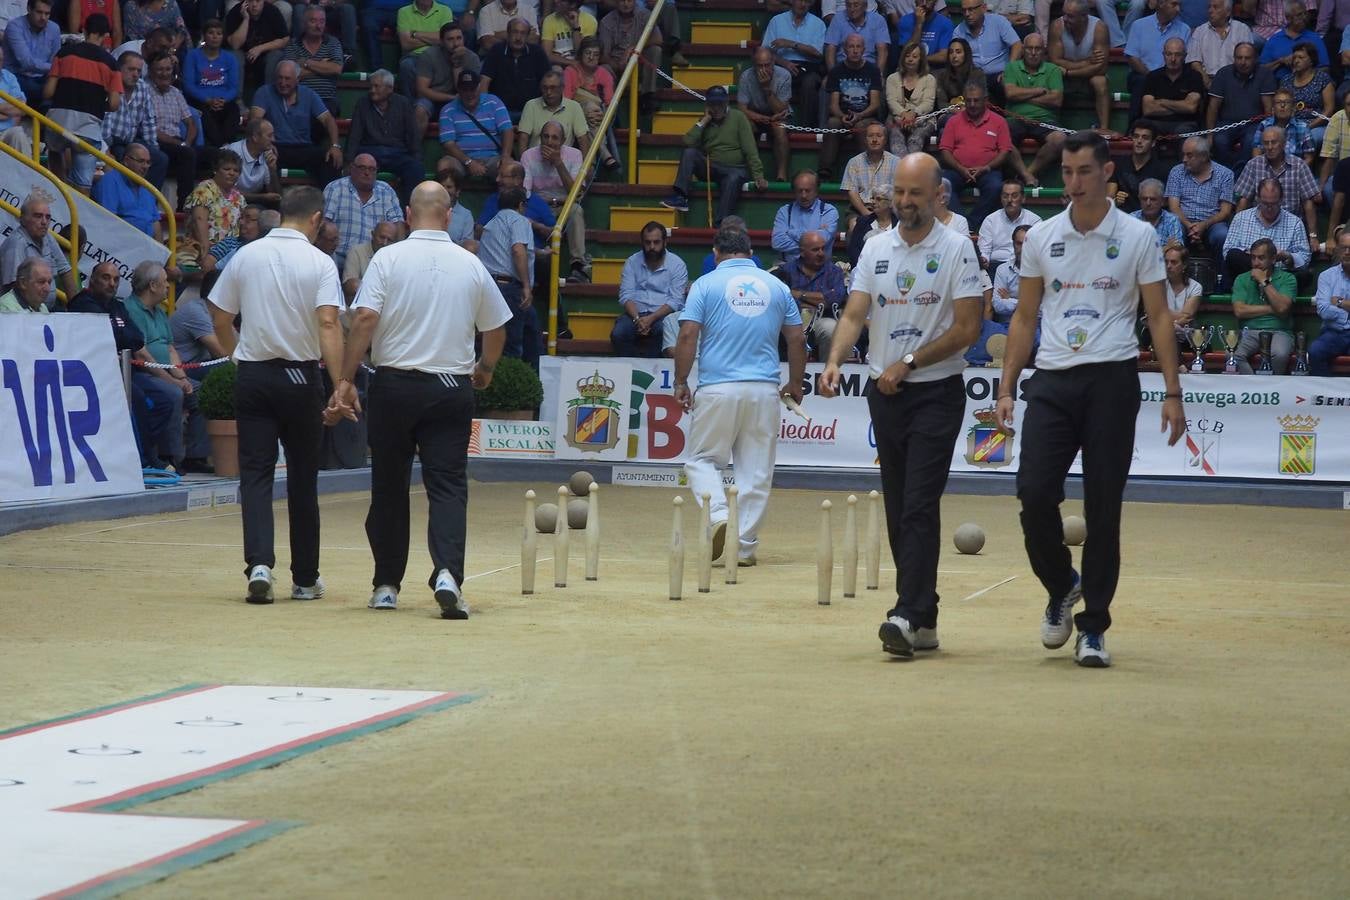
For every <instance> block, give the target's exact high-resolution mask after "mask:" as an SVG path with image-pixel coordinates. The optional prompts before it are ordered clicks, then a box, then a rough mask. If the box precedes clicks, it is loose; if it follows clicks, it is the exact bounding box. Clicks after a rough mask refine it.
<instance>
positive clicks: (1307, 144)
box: [1252, 88, 1317, 165]
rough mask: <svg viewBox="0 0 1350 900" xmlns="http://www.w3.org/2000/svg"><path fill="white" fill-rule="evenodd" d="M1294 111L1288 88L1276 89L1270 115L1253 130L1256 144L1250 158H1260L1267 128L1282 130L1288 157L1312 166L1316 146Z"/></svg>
mask: <svg viewBox="0 0 1350 900" xmlns="http://www.w3.org/2000/svg"><path fill="white" fill-rule="evenodd" d="M1295 109H1296V105H1295V103H1294V94H1293V92H1292V91H1290V90H1289V89H1288V88H1279V89H1277V90H1276V91H1275V94H1274V100H1273V101H1272V102H1271V114H1270V115H1268V116H1266V117H1265V118H1264V119H1262V120H1261V122H1260V123H1259V124H1258V125H1257V126H1256V128H1255V129H1253V131H1254V133H1255V137H1256V141H1257V143H1256V146H1255V147H1254V148H1253V149H1252V156H1260V155H1261V154H1262V152H1264V151H1263V150H1262V148H1261V145H1260V140H1261V136H1262V135H1263V134H1265V131H1266V129H1267V128H1282V129H1284V148H1285V149H1284V152H1285V153H1286V154H1288V155H1289V156H1297V157H1300V158H1302V160H1303V161H1304V162H1306V163H1307V164H1308V165H1312V160H1313V153H1314V151H1315V150H1316V149H1317V145H1316V144H1314V143H1313V139H1312V129H1311V128H1310V127H1309V126H1308V122H1307V121H1306V120H1305V119H1302V118H1300V117H1298V116H1297V115H1295V114H1294V113H1295Z"/></svg>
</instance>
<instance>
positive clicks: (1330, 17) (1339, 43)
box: [1313, 0, 1350, 83]
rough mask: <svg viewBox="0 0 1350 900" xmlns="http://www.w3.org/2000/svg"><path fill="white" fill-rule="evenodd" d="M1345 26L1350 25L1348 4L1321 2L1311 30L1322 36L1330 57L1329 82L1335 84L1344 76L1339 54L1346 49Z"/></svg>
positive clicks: (1337, 0)
mask: <svg viewBox="0 0 1350 900" xmlns="http://www.w3.org/2000/svg"><path fill="white" fill-rule="evenodd" d="M1347 25H1350V2H1347V0H1322V2H1321V3H1320V4H1319V5H1318V7H1317V23H1316V25H1315V27H1314V28H1313V30H1314V31H1316V32H1317V33H1318V34H1320V35H1322V43H1323V45H1324V46H1325V47H1326V48H1327V50H1328V52H1329V53H1330V55H1331V80H1332V81H1334V82H1337V83H1339V82H1340V80H1341V78H1342V76H1343V75H1344V74H1345V71H1344V69H1345V63H1344V60H1343V58H1342V55H1341V54H1343V53H1344V52H1345V49H1346V47H1345V29H1346V26H1347ZM1338 51H1339V52H1338Z"/></svg>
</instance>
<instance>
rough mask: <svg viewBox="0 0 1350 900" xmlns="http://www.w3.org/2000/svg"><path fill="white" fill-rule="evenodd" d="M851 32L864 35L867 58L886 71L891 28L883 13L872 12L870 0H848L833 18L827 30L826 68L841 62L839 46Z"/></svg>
mask: <svg viewBox="0 0 1350 900" xmlns="http://www.w3.org/2000/svg"><path fill="white" fill-rule="evenodd" d="M850 34H857V35H861V36H862V39H863V59H865V60H867V61H868V62H870V63H875V64H876V67H877V68H878V69H880V70H881V73H882V74H883V75H885V74H886V57H887V54H888V53H889V52H890V49H891V30H890V28H889V27H887V25H886V20H885V19H883V18H882V17H881V14H880V13H875V12H868V11H867V2H866V0H845V3H844V14H843V15H836V16H835V17H834V18H832V19H830V27H829V28H828V29H826V31H825V70H826V71H827V72H828V71H829V70H831V69H833V68H834V65H835V63H836V62H838V61H839V60H838V54H839V48H840V47H842V46H844V38H846V37H848V36H849V35H850Z"/></svg>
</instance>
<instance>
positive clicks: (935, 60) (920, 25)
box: [895, 0, 956, 66]
mask: <svg viewBox="0 0 1350 900" xmlns="http://www.w3.org/2000/svg"><path fill="white" fill-rule="evenodd" d="M936 5H937V0H917V2H916V3H915V4H914V11H913V12H908V13H905V14H904V15H903V16H901V17H900V23H899V24H898V25H896V26H895V43H896V48H897V51H898V50H899V48H901V47H905V46H907V45H909V44H913V43H919V44H922V45H923V49H924V54H925V57H926V59H927V62H928V64H929V65H931V66H943V65H946V64H947V45H948V44H950V43H951V42H952V34H953V33H954V32H955V30H956V25H955V23H953V22H952V20H951V17H950V16H948V15H947V12H946V8H945V7H946V4H945V3H944V4H943V7H944V8H943V10H942V11H940V12H935V11H934V7H935V6H936ZM916 31H917V32H918V35H919V36H918V39H917V41H916V40H915V37H914V34H915V32H916ZM902 62H903V60H902Z"/></svg>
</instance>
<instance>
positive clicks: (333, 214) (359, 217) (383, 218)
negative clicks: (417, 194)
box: [323, 178, 403, 271]
mask: <svg viewBox="0 0 1350 900" xmlns="http://www.w3.org/2000/svg"><path fill="white" fill-rule="evenodd" d="M323 214H324V217H325V218H328V219H332V220H333V221H334V222H336V223H337V227H338V234H339V238H338V246H337V252H336V253H335V254H333V255H334V257H335V258H336V260H337V264H338V271H341V270H342V265H343V263H345V262H346V261H347V251H348V250H350V249H351V248H352V247H355V246H356V245H357V244H360V243H364V242H365V241H368V240H370V232H371V231H372V230H373V229H374V228H375V226H376V225H378V224H379V223H380V222H402V221H403V210H401V209H399V205H398V194H396V193H394V189H393V188H391V187H390V186H389V185H387V184H385V183H384V182H383V181H377V182H375V189H374V191H372V192H371V195H370V199H369V200H368V201H366V202H365V203H362V202H361V198H360V196H358V195H357V193H356V188H355V187H354V186H353V185H352V180H351V178H339V179H338V180H337V181H334V182H332V183H331V184H329V185H328V187H326V188H324V189H323Z"/></svg>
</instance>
